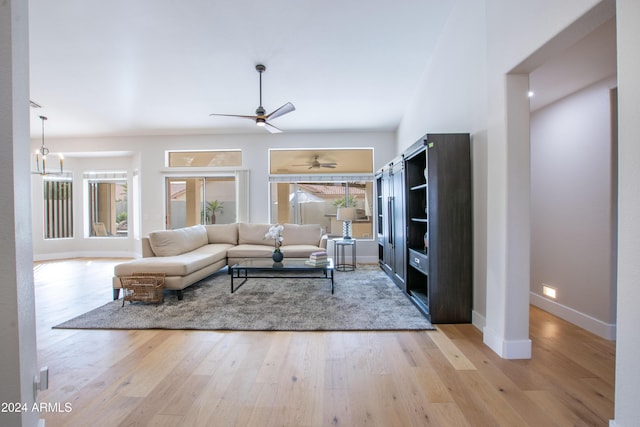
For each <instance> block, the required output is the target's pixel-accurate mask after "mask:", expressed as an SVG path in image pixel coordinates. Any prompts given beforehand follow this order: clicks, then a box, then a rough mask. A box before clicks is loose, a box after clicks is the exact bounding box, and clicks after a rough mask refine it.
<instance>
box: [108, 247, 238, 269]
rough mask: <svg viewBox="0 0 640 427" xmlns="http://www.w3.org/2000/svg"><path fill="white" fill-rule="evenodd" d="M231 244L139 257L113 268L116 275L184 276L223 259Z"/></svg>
mask: <svg viewBox="0 0 640 427" xmlns="http://www.w3.org/2000/svg"><path fill="white" fill-rule="evenodd" d="M230 247H231V245H227V244H219V245H206V246H202V247H200V248H198V249H196V250H194V251H191V252H189V253H184V254H181V255H176V256H165V257H150V258H140V259H136V260H133V261H129V262H125V263H122V264H118V265H116V266H115V268H114V273H115V275H116V276H129V275H131V274H133V273H165V274H166V275H167V276H186V275H187V274H191V273H193V272H194V271H198V270H200V269H202V268H205V267H207V266H209V265H211V264H213V263H215V262H217V261H220V260H222V259H225V258H226V256H227V249H229V248H230Z"/></svg>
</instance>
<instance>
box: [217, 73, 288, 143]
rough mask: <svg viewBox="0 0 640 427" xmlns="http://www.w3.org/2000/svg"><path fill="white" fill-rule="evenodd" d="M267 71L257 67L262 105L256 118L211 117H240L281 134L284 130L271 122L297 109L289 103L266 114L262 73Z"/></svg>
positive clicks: (227, 115) (228, 115)
mask: <svg viewBox="0 0 640 427" xmlns="http://www.w3.org/2000/svg"><path fill="white" fill-rule="evenodd" d="M266 69H267V67H265V66H264V65H262V64H257V65H256V71H257V72H258V74H259V75H260V105H259V106H258V108H256V115H255V116H243V115H239V114H216V113H213V114H209V115H210V116H226V117H239V118H241V119H250V120H254V121H255V122H256V126H258V127H264V128H265V129H267V130H268V131H269V132H271V133H280V132H282V130H280V129H278V128H277V127H275V126H274V125H272V124H271V123H269V120H273V119H276V118H278V117H280V116H284V115H285V114H287V113H290V112H292V111H294V110H295V109H296V107H294V106H293V104H292V103H290V102H287V103H286V104H284V105H283V106H281V107H280V108H278V109H276V110H274V111H272V112H271V113H269V114H266V110H265V109H264V107H263V106H262V73H264V72H265V71H266Z"/></svg>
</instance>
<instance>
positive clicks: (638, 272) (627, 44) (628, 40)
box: [611, 0, 640, 427]
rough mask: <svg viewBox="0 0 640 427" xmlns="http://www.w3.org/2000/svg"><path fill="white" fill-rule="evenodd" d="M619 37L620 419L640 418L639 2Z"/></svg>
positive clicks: (629, 1) (630, 3)
mask: <svg viewBox="0 0 640 427" xmlns="http://www.w3.org/2000/svg"><path fill="white" fill-rule="evenodd" d="M617 8H618V10H617V20H618V21H617V26H618V31H617V38H618V117H619V120H618V127H619V131H618V141H619V144H618V183H619V186H618V200H619V203H618V212H619V214H618V320H617V326H618V331H617V332H618V334H617V340H616V393H615V396H616V401H615V422H613V423H611V426H612V427H613V426H616V427H630V426H635V425H637V424H638V420H640V405H638V388H639V386H640V369H638V354H640V328H638V325H640V310H638V301H640V286H638V284H640V262H638V260H640V243H638V242H640V221H638V218H640V191H639V190H638V183H640V144H638V135H640V103H639V102H638V99H639V98H640V79H638V76H640V55H638V46H640V26H639V25H638V22H640V2H638V1H637V0H618V1H617Z"/></svg>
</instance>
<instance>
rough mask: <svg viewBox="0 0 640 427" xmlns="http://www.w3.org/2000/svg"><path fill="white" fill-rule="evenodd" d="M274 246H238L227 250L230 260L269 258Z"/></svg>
mask: <svg viewBox="0 0 640 427" xmlns="http://www.w3.org/2000/svg"><path fill="white" fill-rule="evenodd" d="M273 249H274V247H273V246H267V245H250V244H246V245H238V246H234V247H231V248H229V249H228V250H227V257H229V258H268V257H270V256H271V254H272V253H273Z"/></svg>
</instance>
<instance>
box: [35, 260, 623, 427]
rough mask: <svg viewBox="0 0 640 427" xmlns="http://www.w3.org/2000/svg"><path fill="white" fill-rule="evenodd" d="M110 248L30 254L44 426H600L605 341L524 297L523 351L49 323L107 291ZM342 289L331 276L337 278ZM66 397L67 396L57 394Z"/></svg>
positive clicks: (431, 340) (457, 336)
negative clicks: (38, 257)
mask: <svg viewBox="0 0 640 427" xmlns="http://www.w3.org/2000/svg"><path fill="white" fill-rule="evenodd" d="M115 262H117V261H116V260H105V259H93V260H68V261H56V262H46V263H37V264H36V265H35V269H34V272H35V281H36V307H37V308H36V313H37V325H38V331H37V333H38V347H39V357H40V363H41V365H48V366H49V369H50V383H49V390H47V391H45V392H41V393H40V395H39V398H40V401H41V402H46V403H48V404H49V407H50V408H51V412H50V413H47V414H43V418H45V419H46V425H47V427H54V426H62V425H69V426H82V427H85V426H120V425H123V426H146V425H154V426H181V427H183V426H223V427H224V426H296V427H297V426H385V427H386V426H402V427H406V426H428V425H430V426H474V427H475V426H508V427H513V426H534V427H538V426H554V425H558V426H607V425H608V420H609V419H611V418H613V394H614V362H615V343H614V342H611V341H606V340H602V339H599V338H597V337H595V336H594V335H592V334H590V333H588V332H586V331H584V330H582V329H580V328H577V327H575V326H573V325H571V324H569V323H567V322H564V321H562V320H560V319H558V318H556V317H554V316H551V315H550V314H548V313H545V312H544V311H541V310H539V309H536V308H531V328H530V335H531V339H532V340H533V358H532V359H530V360H503V359H500V358H499V357H497V356H496V355H495V353H493V352H492V351H491V350H490V349H488V348H487V347H485V346H484V345H483V344H482V334H481V333H480V331H478V330H477V329H476V328H474V327H473V326H471V325H439V326H438V331H435V332H424V331H422V332H330V333H324V332H309V333H306V332H304V333H300V332H295V333H293V332H206V331H162V330H146V331H144V330H143V331H133V330H132V331H99V330H90V331H82V330H54V329H51V327H52V326H54V325H56V324H57V323H59V322H62V321H64V320H67V319H69V318H71V317H73V316H75V315H77V314H81V313H83V312H85V311H88V310H89V309H91V308H93V307H97V306H99V305H102V304H104V303H106V302H108V301H109V300H110V299H111V274H112V271H113V265H114V264H115ZM337 289H338V290H337V292H339V287H338V288H337ZM65 405H66V406H65Z"/></svg>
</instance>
